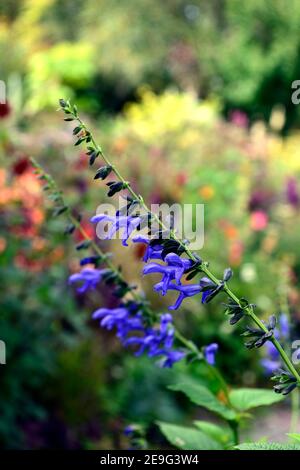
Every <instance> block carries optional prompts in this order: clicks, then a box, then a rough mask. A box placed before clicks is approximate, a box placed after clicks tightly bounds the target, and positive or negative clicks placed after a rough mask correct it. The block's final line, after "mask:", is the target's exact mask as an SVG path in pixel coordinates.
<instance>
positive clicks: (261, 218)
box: [250, 210, 269, 232]
mask: <svg viewBox="0 0 300 470" xmlns="http://www.w3.org/2000/svg"><path fill="white" fill-rule="evenodd" d="M268 221H269V219H268V214H266V212H264V211H262V210H258V211H255V212H252V214H251V215H250V227H251V228H252V230H255V231H257V232H259V231H260V230H264V229H265V228H266V227H267V225H268Z"/></svg>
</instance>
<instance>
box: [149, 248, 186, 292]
mask: <svg viewBox="0 0 300 470" xmlns="http://www.w3.org/2000/svg"><path fill="white" fill-rule="evenodd" d="M165 261H166V262H167V265H162V264H158V263H149V264H148V265H147V266H145V268H144V269H143V274H152V273H161V274H163V277H162V281H161V282H162V286H163V288H162V295H166V293H167V290H168V287H169V284H170V282H171V281H172V280H175V281H176V284H179V285H180V284H181V277H182V276H183V274H184V273H185V272H186V271H187V270H188V269H189V268H190V267H191V265H192V261H191V260H188V259H181V258H180V256H178V255H177V254H175V253H169V254H168V255H167V256H166V257H165Z"/></svg>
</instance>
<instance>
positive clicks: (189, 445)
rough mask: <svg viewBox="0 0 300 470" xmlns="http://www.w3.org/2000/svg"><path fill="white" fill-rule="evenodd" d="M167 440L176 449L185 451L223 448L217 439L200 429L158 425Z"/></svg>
mask: <svg viewBox="0 0 300 470" xmlns="http://www.w3.org/2000/svg"><path fill="white" fill-rule="evenodd" d="M157 424H158V426H159V428H160V430H161V432H162V433H163V435H164V436H165V437H166V439H167V440H168V441H169V442H170V443H171V444H172V445H173V446H175V447H178V448H179V449H183V450H221V449H222V446H221V444H220V443H219V442H217V441H216V440H215V439H212V438H211V437H210V436H207V435H206V434H204V432H202V431H199V430H198V429H194V428H189V427H186V426H177V425H175V424H169V423H162V422H159V423H157Z"/></svg>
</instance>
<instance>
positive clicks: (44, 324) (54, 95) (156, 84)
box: [0, 0, 300, 449]
mask: <svg viewBox="0 0 300 470" xmlns="http://www.w3.org/2000/svg"><path fill="white" fill-rule="evenodd" d="M299 28H300V4H299V2H298V1H297V0H289V1H286V0H272V1H271V0H251V2H240V1H239V0H211V1H209V2H208V1H206V0H193V1H191V2H189V1H185V0H164V2H159V1H156V0H126V2H125V1H122V2H121V1H119V0H110V1H105V0H86V1H84V2H82V1H79V0H6V1H1V2H0V79H1V80H4V81H5V83H6V85H7V103H6V104H3V105H0V231H1V233H0V312H1V315H0V338H1V339H2V340H4V341H5V342H6V345H7V364H6V365H5V366H0V416H1V419H0V445H1V447H2V448H34V449H36V448H64V449H73V448H84V449H93V448H98V449H99V448H102V449H107V448H110V449H112V448H113V449H124V448H126V447H128V442H127V440H126V437H124V435H123V433H122V431H123V429H124V427H125V426H126V425H127V424H129V423H132V422H134V423H139V424H142V425H143V428H144V429H145V432H146V433H147V438H148V440H149V442H150V446H151V445H152V446H154V447H155V446H160V447H162V446H164V445H165V441H163V438H162V436H161V435H160V434H159V432H158V430H157V428H156V427H155V425H154V424H153V423H154V422H155V420H157V419H161V420H165V421H169V422H177V423H178V422H180V423H185V422H189V421H190V420H191V419H192V417H193V416H194V415H195V413H198V414H199V411H197V410H196V411H195V408H194V407H192V406H191V405H190V404H189V403H188V402H187V401H185V400H184V399H183V398H182V397H180V396H179V397H178V396H177V395H175V394H174V393H172V392H170V391H169V390H167V388H166V386H167V385H168V384H169V383H170V380H171V377H172V374H173V373H174V371H168V372H166V371H165V370H161V369H159V368H158V367H156V366H155V364H154V363H153V361H151V360H150V359H147V358H139V359H137V358H135V357H134V356H133V355H132V353H131V352H130V351H126V350H124V349H123V348H122V347H121V346H120V344H119V343H118V341H117V340H116V339H115V337H114V336H113V334H109V333H107V332H103V331H100V330H99V328H98V326H97V325H96V324H95V323H94V322H92V321H91V320H90V313H91V311H93V308H94V307H99V306H100V305H103V303H104V302H105V303H106V304H107V303H110V304H111V305H113V302H114V300H113V298H112V297H111V295H110V293H109V292H108V291H107V290H103V288H102V289H101V288H99V290H98V291H97V292H96V293H95V295H94V296H93V297H92V298H91V297H88V298H87V297H86V296H84V295H77V294H76V293H74V290H73V289H71V288H70V287H69V286H68V283H67V279H68V276H69V275H70V273H72V272H75V271H76V270H77V269H78V267H79V261H78V253H76V250H75V249H74V241H72V240H71V239H69V238H67V237H65V236H64V235H62V229H63V222H62V221H60V220H54V221H53V220H52V219H51V218H50V217H49V209H50V204H49V203H47V201H45V198H44V194H43V192H42V190H41V187H40V185H39V183H38V182H37V180H36V178H35V177H34V175H33V174H32V168H31V166H30V163H29V157H30V156H34V157H35V158H36V159H37V160H38V161H39V162H40V163H41V164H43V165H44V167H45V168H46V169H47V170H48V171H49V172H51V173H52V174H53V176H54V177H55V179H56V180H57V182H58V184H59V186H60V187H61V188H63V189H64V191H65V192H66V196H67V198H68V200H69V201H70V202H71V203H72V204H73V205H74V206H76V208H77V209H78V210H79V211H81V212H82V213H83V214H84V224H85V226H86V230H87V231H88V232H89V233H91V234H92V233H93V228H92V227H91V226H90V225H89V223H88V220H89V217H90V216H91V215H92V214H93V213H94V212H95V209H96V207H97V206H98V205H99V204H100V203H101V202H103V200H104V199H105V195H104V191H103V188H102V187H101V185H100V184H99V182H97V181H96V182H95V181H93V179H92V174H91V172H90V170H89V167H88V163H87V159H86V157H85V155H84V153H82V152H81V151H80V150H78V148H75V149H74V147H73V138H72V135H71V131H70V126H69V125H68V123H64V122H63V121H62V117H61V115H60V113H57V107H58V99H59V98H62V97H65V98H70V99H72V100H74V101H75V102H76V103H77V104H78V107H79V108H80V109H81V110H82V112H83V114H84V115H85V116H86V120H87V122H89V123H90V125H91V127H92V128H93V129H94V130H95V133H96V135H97V138H98V140H99V142H101V143H102V146H103V147H104V148H105V150H106V152H107V153H108V154H109V155H110V156H111V157H112V159H113V160H114V161H115V162H117V163H118V165H120V167H121V168H122V170H123V172H124V173H125V174H126V175H127V176H128V178H130V179H131V180H132V181H133V184H134V185H135V187H136V188H138V190H139V191H140V192H141V193H142V194H143V195H144V196H145V198H147V200H148V201H149V202H155V203H159V202H168V203H173V202H182V203H183V202H185V203H197V202H198V203H204V204H205V245H204V249H203V250H202V251H201V253H200V255H201V256H203V257H204V258H205V259H207V260H210V261H211V266H212V268H213V270H214V272H217V273H221V272H222V271H223V269H224V268H226V267H227V266H231V267H232V269H233V270H234V273H235V275H234V278H233V280H232V285H233V287H234V289H235V290H236V291H237V292H238V293H239V294H240V295H243V296H244V297H246V298H247V299H249V300H251V301H253V302H255V303H256V304H257V306H258V308H259V309H261V310H262V311H263V312H265V314H266V315H267V316H268V315H270V314H272V313H279V312H284V313H285V314H287V315H289V316H290V318H291V320H292V322H293V325H294V326H293V329H292V337H294V338H296V337H297V335H298V337H299V332H300V328H299V320H300V296H299V282H300V244H299V236H300V218H299V209H300V182H299V176H300V153H299V152H300V151H299V148H300V133H299V125H300V106H296V105H294V104H292V102H291V94H292V89H291V84H292V82H293V81H294V80H297V79H300V35H299ZM75 239H76V240H77V241H79V240H80V235H79V234H76V233H75ZM109 249H110V250H111V251H113V252H114V253H115V255H116V256H117V260H118V262H119V263H120V264H121V265H122V266H123V271H124V273H125V274H126V275H127V276H128V278H129V279H130V280H131V281H132V282H134V283H136V284H138V285H140V284H142V286H143V288H144V289H145V291H146V292H147V295H148V296H149V298H150V300H151V302H152V304H153V306H154V308H156V309H157V310H162V309H164V308H166V305H167V303H166V302H165V300H162V299H161V298H158V296H157V295H156V294H154V293H153V292H152V285H151V283H149V282H147V281H145V280H141V276H140V270H141V266H142V264H141V257H142V254H143V253H141V250H140V249H139V248H138V247H137V246H135V247H131V248H130V249H128V250H123V249H120V243H119V242H118V241H115V242H111V243H110V246H109ZM152 282H153V280H152ZM176 323H177V325H178V327H179V328H180V329H181V330H182V331H184V332H185V333H186V336H188V337H191V338H192V339H193V340H194V341H195V342H197V344H199V345H202V344H208V343H209V342H212V341H216V342H218V343H219V345H220V352H219V354H218V358H217V365H218V367H220V369H221V371H222V373H223V374H224V376H225V377H226V379H227V380H228V381H229V383H231V384H232V385H244V386H269V385H268V383H269V382H268V374H267V373H266V371H265V370H264V368H263V367H262V363H261V361H262V358H263V356H264V351H259V352H251V353H249V352H248V351H246V350H245V348H244V346H243V342H242V340H241V338H240V331H239V328H234V329H233V328H231V327H230V326H229V325H228V319H226V318H224V316H223V314H222V308H221V306H220V305H219V304H218V302H215V303H212V304H209V305H208V306H203V305H201V304H200V302H199V300H197V299H192V300H190V301H187V302H186V304H185V305H184V307H183V308H182V309H181V310H180V311H178V312H176ZM192 373H193V371H191V374H192ZM276 410H277V411H276V414H275V418H274V416H273V421H270V420H271V419H272V418H271V417H270V416H269V415H268V414H266V412H265V414H263V416H257V418H256V419H255V420H253V422H252V425H251V430H250V431H249V432H250V434H251V433H252V435H255V434H257V433H258V432H260V436H261V435H262V434H263V433H264V432H265V433H267V432H268V433H269V434H270V432H274V428H275V427H278V423H277V424H276V423H274V419H278V417H280V425H281V426H282V429H284V426H285V421H286V422H287V424H286V426H287V427H288V419H289V403H288V402H287V403H286V405H281V406H280V407H279V408H276ZM270 413H271V412H270ZM273 414H274V409H273ZM276 416H277V418H276ZM260 420H262V421H260ZM259 423H263V424H260V425H259ZM270 423H271V424H270ZM264 426H265V427H264ZM258 429H259V431H258ZM270 430H271V431H270Z"/></svg>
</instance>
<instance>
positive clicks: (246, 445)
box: [234, 442, 300, 450]
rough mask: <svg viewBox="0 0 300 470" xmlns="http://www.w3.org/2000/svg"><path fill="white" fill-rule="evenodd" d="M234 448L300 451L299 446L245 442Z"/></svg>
mask: <svg viewBox="0 0 300 470" xmlns="http://www.w3.org/2000/svg"><path fill="white" fill-rule="evenodd" d="M234 448H235V449H238V450H300V446H297V445H295V444H282V443H281V442H245V443H243V444H239V445H238V446H235V447H234Z"/></svg>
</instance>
